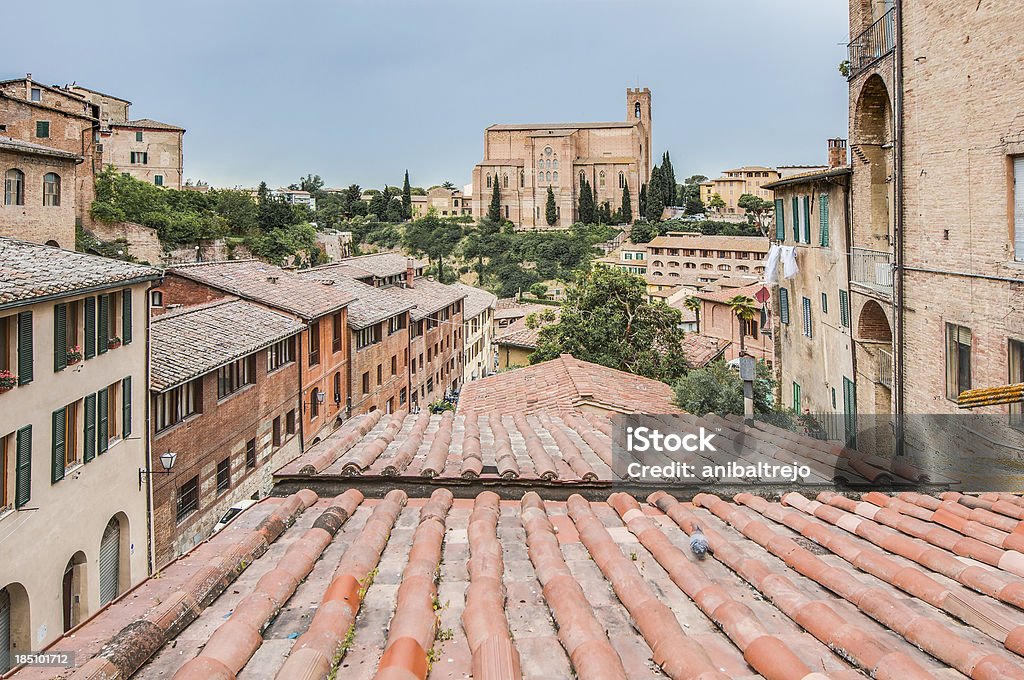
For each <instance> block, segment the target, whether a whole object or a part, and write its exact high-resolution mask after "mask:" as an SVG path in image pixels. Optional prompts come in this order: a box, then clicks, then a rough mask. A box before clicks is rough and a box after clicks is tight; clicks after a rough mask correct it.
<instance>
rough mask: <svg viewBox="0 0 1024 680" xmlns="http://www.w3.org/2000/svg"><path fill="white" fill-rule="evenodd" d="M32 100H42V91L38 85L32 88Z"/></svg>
mask: <svg viewBox="0 0 1024 680" xmlns="http://www.w3.org/2000/svg"><path fill="white" fill-rule="evenodd" d="M31 96H32V101H34V102H39V101H42V100H43V91H42V90H41V89H39V88H38V87H33V88H32V95H31Z"/></svg>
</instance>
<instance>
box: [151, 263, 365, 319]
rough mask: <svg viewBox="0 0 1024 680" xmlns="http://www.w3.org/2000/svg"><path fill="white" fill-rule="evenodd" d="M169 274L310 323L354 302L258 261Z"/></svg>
mask: <svg viewBox="0 0 1024 680" xmlns="http://www.w3.org/2000/svg"><path fill="white" fill-rule="evenodd" d="M167 271H168V272H170V273H173V274H177V275H179V276H184V277H186V278H189V279H192V280H194V281H198V282H199V283H202V284H205V285H207V286H211V287H213V288H217V289H219V290H223V291H225V292H227V293H231V294H232V295H237V296H238V297H242V298H247V299H249V300H254V301H256V302H260V303H263V304H265V305H268V306H270V307H276V308H277V309H281V310H284V311H286V312H290V313H292V314H296V315H297V316H300V317H302V318H303V319H306V320H307V321H310V320H312V319H315V318H317V317H320V316H323V315H325V314H330V313H331V312H335V311H337V310H339V309H341V308H342V307H344V306H346V305H347V304H348V303H350V302H351V301H352V295H351V294H350V293H348V292H346V291H345V290H342V289H341V288H338V287H335V286H333V285H325V284H323V283H321V282H319V281H314V280H310V279H308V278H305V277H302V276H299V275H298V274H296V273H295V272H292V271H287V270H285V269H281V268H280V267H275V266H274V265H271V264H267V263H265V262H259V261H257V260H226V261H222V262H197V263H195V264H181V265H175V266H173V267H170V268H168V270H167Z"/></svg>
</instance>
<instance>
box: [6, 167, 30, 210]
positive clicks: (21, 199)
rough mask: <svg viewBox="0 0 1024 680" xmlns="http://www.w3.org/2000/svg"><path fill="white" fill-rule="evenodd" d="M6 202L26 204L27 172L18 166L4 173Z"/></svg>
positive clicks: (8, 203)
mask: <svg viewBox="0 0 1024 680" xmlns="http://www.w3.org/2000/svg"><path fill="white" fill-rule="evenodd" d="M4 204H5V205H25V173H23V172H22V171H21V170H18V169H17V168H11V169H10V170H8V171H7V174H5V175H4Z"/></svg>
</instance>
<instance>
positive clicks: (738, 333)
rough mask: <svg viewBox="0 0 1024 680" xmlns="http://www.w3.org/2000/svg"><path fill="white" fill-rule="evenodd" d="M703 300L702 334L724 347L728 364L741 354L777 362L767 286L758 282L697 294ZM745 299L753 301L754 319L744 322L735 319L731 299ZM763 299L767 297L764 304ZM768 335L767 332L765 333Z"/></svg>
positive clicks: (723, 352) (700, 323) (724, 354)
mask: <svg viewBox="0 0 1024 680" xmlns="http://www.w3.org/2000/svg"><path fill="white" fill-rule="evenodd" d="M694 296H695V297H697V298H699V299H700V301H701V305H700V316H699V322H698V323H699V326H700V333H699V335H700V336H702V337H704V338H713V339H714V340H717V341H719V342H718V345H719V346H723V347H724V351H722V352H721V353H720V356H723V357H724V358H725V360H726V361H731V360H733V359H736V358H738V357H739V356H740V352H741V351H745V352H746V353H747V354H750V355H752V356H754V357H755V358H757V359H761V360H763V361H767V362H768V363H770V364H771V363H774V361H775V346H774V343H773V341H772V338H771V329H772V313H771V304H770V301H769V299H768V297H767V288H766V287H765V286H764V284H761V283H755V284H752V285H750V286H746V287H743V288H728V289H722V290H716V291H705V292H701V293H694ZM736 296H744V297H748V298H750V299H751V300H753V303H752V306H753V307H754V309H755V311H756V316H755V318H753V319H751V320H749V321H744V320H741V319H740V318H739V317H737V316H736V313H735V312H734V311H733V310H732V308H731V307H730V306H729V300H731V299H732V298H734V297H736ZM761 298H764V300H763V301H762V299H761ZM766 330H767V331H768V333H765V331H766Z"/></svg>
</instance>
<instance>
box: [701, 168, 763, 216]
mask: <svg viewBox="0 0 1024 680" xmlns="http://www.w3.org/2000/svg"><path fill="white" fill-rule="evenodd" d="M781 177H782V174H781V173H780V172H779V171H778V170H776V169H774V168H766V167H762V166H760V165H750V166H744V167H742V168H733V169H732V170H726V171H725V172H724V173H723V174H722V176H721V177H719V178H718V179H713V180H710V181H708V182H704V183H702V184H701V185H700V200H701V201H702V202H703V203H704V205H705V206H707V205H708V203H710V201H711V198H712V196H714V195H715V194H718V195H719V196H721V197H722V200H723V201H725V207H724V208H722V209H721V210H720V211H719V214H722V215H743V214H744V213H745V212H746V211H745V210H743V209H742V208H740V207H739V205H738V203H739V200H740V196H742V195H743V194H753V195H754V196H757V197H758V198H763V199H764V200H766V201H770V200H772V192H771V190H770V189H765V188H763V187H764V185H765V184H768V183H770V182H774V181H776V180H778V179H780V178H781Z"/></svg>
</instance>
